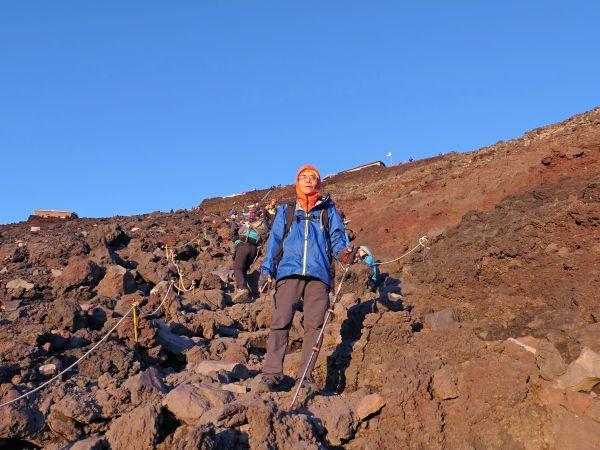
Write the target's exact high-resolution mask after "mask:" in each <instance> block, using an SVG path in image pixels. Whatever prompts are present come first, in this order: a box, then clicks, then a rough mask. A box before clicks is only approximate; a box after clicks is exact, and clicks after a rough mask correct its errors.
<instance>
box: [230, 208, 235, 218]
mask: <svg viewBox="0 0 600 450" xmlns="http://www.w3.org/2000/svg"><path fill="white" fill-rule="evenodd" d="M229 217H231V218H232V219H235V218H236V217H237V210H236V209H235V208H231V209H230V210H229Z"/></svg>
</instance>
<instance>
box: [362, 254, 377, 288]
mask: <svg viewBox="0 0 600 450" xmlns="http://www.w3.org/2000/svg"><path fill="white" fill-rule="evenodd" d="M358 256H359V258H360V259H361V260H362V262H364V263H365V264H368V265H369V266H371V268H372V269H373V275H371V276H370V277H369V279H368V280H367V283H368V285H369V289H371V292H375V291H377V285H378V284H379V269H378V268H377V264H376V263H375V259H374V258H373V253H372V252H371V249H369V247H367V246H366V245H361V246H360V247H358Z"/></svg>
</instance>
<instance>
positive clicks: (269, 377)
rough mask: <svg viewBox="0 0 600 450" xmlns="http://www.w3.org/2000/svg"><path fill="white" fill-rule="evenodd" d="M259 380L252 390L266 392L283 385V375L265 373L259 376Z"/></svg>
mask: <svg viewBox="0 0 600 450" xmlns="http://www.w3.org/2000/svg"><path fill="white" fill-rule="evenodd" d="M257 380H258V381H257V382H256V384H255V385H254V387H253V388H252V392H255V393H257V394H262V393H264V392H273V391H276V390H277V388H279V386H280V385H281V382H282V381H283V375H278V374H266V373H263V374H262V375H259V376H258V377H257Z"/></svg>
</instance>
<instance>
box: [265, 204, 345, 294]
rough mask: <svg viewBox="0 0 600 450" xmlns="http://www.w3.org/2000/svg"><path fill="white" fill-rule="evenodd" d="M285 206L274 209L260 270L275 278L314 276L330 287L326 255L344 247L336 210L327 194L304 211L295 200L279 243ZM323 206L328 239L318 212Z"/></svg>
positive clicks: (339, 218) (285, 211) (340, 219)
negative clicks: (327, 217)
mask: <svg viewBox="0 0 600 450" xmlns="http://www.w3.org/2000/svg"><path fill="white" fill-rule="evenodd" d="M289 207H290V206H288V205H286V204H283V205H281V206H280V207H279V208H278V209H277V214H276V215H275V220H274V221H273V227H272V228H271V236H270V237H269V242H268V243H267V251H266V254H265V259H264V261H263V263H262V266H261V273H266V274H269V275H270V276H272V277H274V278H275V279H277V280H280V279H282V278H284V277H288V276H291V275H302V276H309V277H315V278H318V279H319V280H321V281H323V282H324V283H325V284H327V285H328V286H331V281H332V280H331V262H330V257H329V255H336V254H338V252H340V251H341V250H344V249H345V248H346V230H345V229H344V224H343V222H342V218H341V216H340V213H339V212H338V211H337V209H336V207H335V205H334V204H333V201H332V200H331V198H330V196H329V194H328V195H327V196H325V198H320V199H319V200H317V202H316V203H315V205H314V206H313V207H312V208H311V209H310V210H309V211H308V212H307V211H304V210H303V209H302V206H301V205H300V203H299V202H297V203H296V209H295V211H294V221H293V223H292V227H291V229H290V232H289V234H288V235H287V236H286V238H285V241H284V242H283V243H282V240H283V235H284V234H285V230H286V223H285V221H286V215H287V208H289ZM325 209H327V213H328V216H329V235H330V239H328V237H327V231H326V230H325V227H324V226H323V223H322V220H323V215H322V212H323V211H324V210H325ZM281 244H283V255H282V257H281V260H280V261H279V264H278V266H277V267H276V266H275V257H276V256H277V252H278V250H279V248H280V245H281Z"/></svg>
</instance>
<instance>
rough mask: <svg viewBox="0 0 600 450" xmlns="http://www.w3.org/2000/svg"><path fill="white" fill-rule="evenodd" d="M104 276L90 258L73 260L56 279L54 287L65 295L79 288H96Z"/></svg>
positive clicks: (53, 283)
mask: <svg viewBox="0 0 600 450" xmlns="http://www.w3.org/2000/svg"><path fill="white" fill-rule="evenodd" d="M101 276H102V269H101V268H100V266H98V264H96V263H95V262H94V261H92V260H91V259H89V258H72V259H71V260H70V261H69V264H68V265H67V267H66V268H65V269H64V270H63V271H62V273H61V274H60V275H59V276H57V277H55V278H54V280H53V282H52V287H53V288H54V290H55V292H57V293H60V294H63V293H65V292H68V291H70V290H72V289H76V288H78V287H79V286H95V285H96V283H97V282H98V280H99V279H100V277H101Z"/></svg>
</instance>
